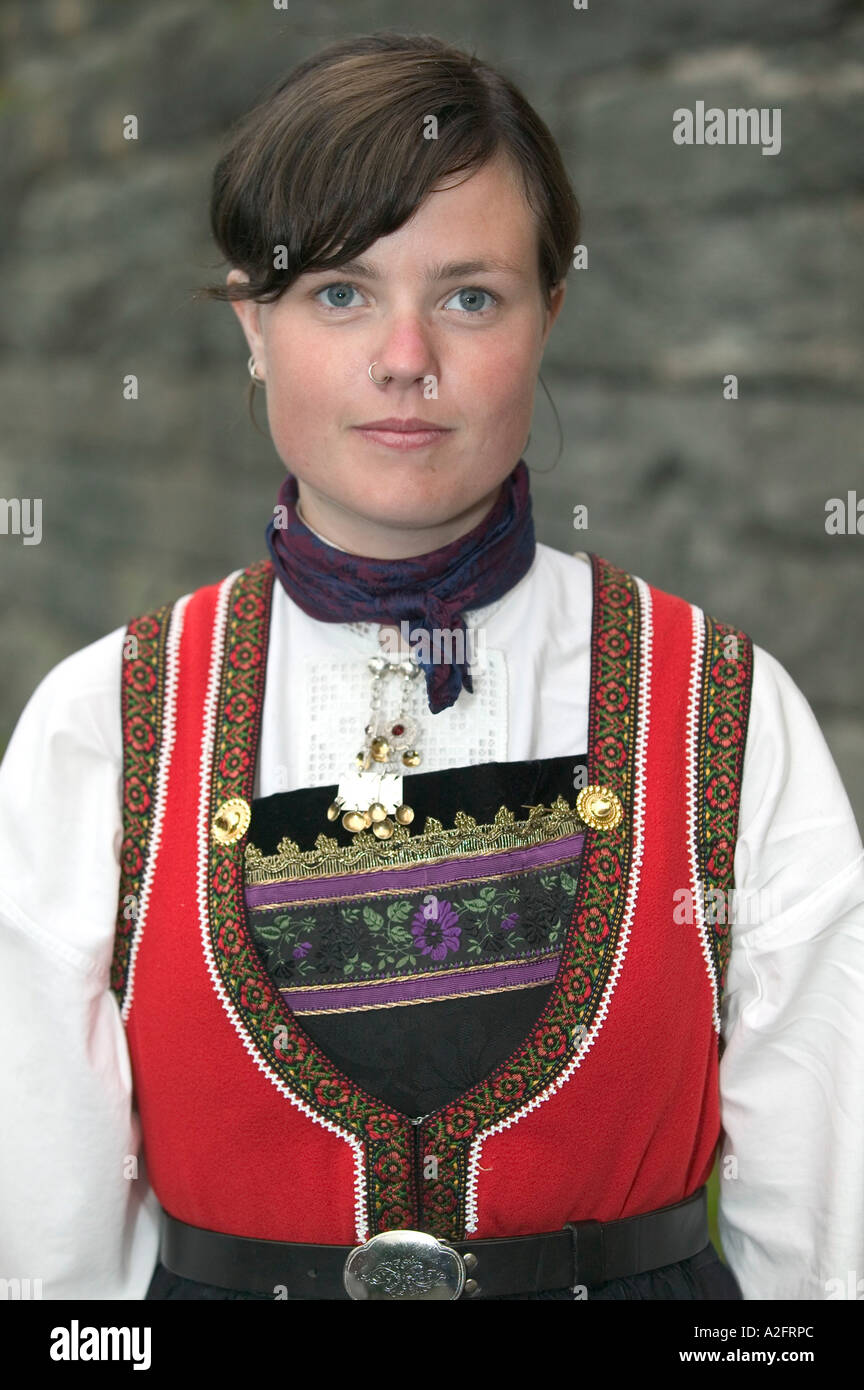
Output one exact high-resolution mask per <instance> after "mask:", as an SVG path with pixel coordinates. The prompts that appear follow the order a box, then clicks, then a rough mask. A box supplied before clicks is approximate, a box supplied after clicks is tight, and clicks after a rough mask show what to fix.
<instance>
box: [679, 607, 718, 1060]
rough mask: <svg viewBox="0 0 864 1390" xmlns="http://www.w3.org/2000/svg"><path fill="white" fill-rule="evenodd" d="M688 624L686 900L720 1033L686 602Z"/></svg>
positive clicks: (696, 669) (694, 612)
mask: <svg viewBox="0 0 864 1390" xmlns="http://www.w3.org/2000/svg"><path fill="white" fill-rule="evenodd" d="M690 619H691V623H692V645H691V651H690V691H689V697H688V701H687V859H688V864H689V869H690V901H691V902H692V903H693V907H694V913H695V917H696V929H697V931H698V932H699V940H700V942H701V944H702V955H703V957H704V959H705V968H706V970H707V971H708V980H709V982H710V984H711V1017H712V1020H713V1023H714V1032H715V1033H719V1032H720V1013H719V1009H718V1002H717V979H716V977H715V974H714V960H713V957H712V955H711V939H710V937H709V935H708V926H707V923H706V921H705V884H704V883H703V881H702V879H701V878H700V876H699V855H698V852H697V845H696V836H697V827H698V825H699V806H698V804H697V797H698V792H699V787H698V784H697V775H698V771H699V767H698V756H699V714H700V693H701V683H700V675H701V671H702V661H703V659H704V655H705V624H704V621H703V620H704V614H703V612H702V609H701V608H697V607H696V605H695V604H692V603H691V604H690Z"/></svg>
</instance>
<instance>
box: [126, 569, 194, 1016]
mask: <svg viewBox="0 0 864 1390" xmlns="http://www.w3.org/2000/svg"><path fill="white" fill-rule="evenodd" d="M191 597H192V595H191V594H184V595H183V597H182V598H179V599H178V600H177V602H176V603H175V604H174V607H173V608H172V610H171V617H170V619H169V623H168V638H167V641H166V643H165V692H164V698H163V701H162V711H161V714H162V744H161V747H160V749H159V762H158V764H157V768H156V777H155V780H154V790H153V820H152V822H151V825H150V835H149V837H148V842H147V845H146V850H145V853H146V861H145V865H144V873H143V874H142V876H141V891H140V893H139V896H138V904H137V909H138V910H137V913H136V918H135V929H134V931H133V933H132V948H131V951H130V953H129V968H128V970H127V972H126V985H125V990H124V995H123V1005H122V1007H121V1010H120V1017H121V1018H122V1020H123V1022H124V1024H125V1023H127V1022H128V1019H129V1013H130V1010H131V1008H132V1000H133V997H134V993H135V965H136V963H137V960H138V948H139V946H140V945H141V938H142V936H143V934H144V924H145V922H146V920H147V909H148V907H149V905H150V891H151V889H152V886H153V875H154V874H155V872H156V860H157V859H158V857H159V847H160V845H161V843H162V822H163V821H164V819H165V794H166V791H167V787H168V774H169V772H170V769H171V756H172V754H173V752H174V742H175V739H176V737H177V675H178V671H179V664H180V639H181V637H182V636H183V620H184V618H185V616H186V605H187V604H188V602H189V600H190V598H191Z"/></svg>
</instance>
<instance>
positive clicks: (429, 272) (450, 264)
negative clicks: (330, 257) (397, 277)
mask: <svg viewBox="0 0 864 1390" xmlns="http://www.w3.org/2000/svg"><path fill="white" fill-rule="evenodd" d="M331 270H332V271H339V272H340V273H343V274H346V275H359V276H362V278H363V279H364V280H382V279H383V278H384V277H383V275H382V273H381V271H380V270H379V269H378V267H377V266H375V265H373V264H372V263H371V262H370V261H361V260H356V261H343V262H342V263H341V264H340V265H338V266H333V267H331ZM494 271H502V272H503V273H504V274H505V275H517V276H520V277H522V276H523V274H524V272H523V271H522V270H521V269H520V268H519V266H516V265H511V264H510V262H509V261H502V260H497V259H495V258H494V257H489V256H487V257H485V258H483V259H482V260H476V261H444V262H443V263H442V264H440V265H430V266H427V267H426V269H425V271H424V272H423V278H424V280H427V281H432V280H456V279H458V278H459V277H460V276H462V275H486V274H489V273H490V272H494ZM330 273H331V272H330V271H324V270H310V271H309V274H310V275H327V274H330Z"/></svg>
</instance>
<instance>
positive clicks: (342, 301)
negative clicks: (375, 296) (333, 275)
mask: <svg viewBox="0 0 864 1390" xmlns="http://www.w3.org/2000/svg"><path fill="white" fill-rule="evenodd" d="M356 290H357V287H356V285H348V284H346V283H345V282H344V281H342V280H340V281H338V282H335V283H334V284H332V285H325V286H324V287H323V289H320V290H318V293H317V294H316V295H315V298H316V299H318V295H321V294H326V295H328V296H329V295H334V296H336V295H341V296H342V298H333V299H331V300H330V302H329V304H322V305H321V307H322V308H323V309H353V308H354V305H353V304H350V303H349V302H348V300H349V299H350V296H351V295H352V294H354V293H355V292H356ZM319 303H320V301H319Z"/></svg>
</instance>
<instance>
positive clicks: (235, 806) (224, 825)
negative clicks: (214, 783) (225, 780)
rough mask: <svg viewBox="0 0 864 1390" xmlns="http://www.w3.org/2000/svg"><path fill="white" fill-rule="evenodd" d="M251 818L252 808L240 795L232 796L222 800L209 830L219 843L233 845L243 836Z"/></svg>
mask: <svg viewBox="0 0 864 1390" xmlns="http://www.w3.org/2000/svg"><path fill="white" fill-rule="evenodd" d="M251 820H252V810H251V808H250V806H249V802H248V801H244V800H243V798H242V796H232V797H230V798H229V800H228V801H223V802H222V805H221V806H220V807H219V810H218V811H217V812H216V814H215V816H214V817H213V822H212V824H211V826H210V831H211V834H212V836H213V839H214V840H216V841H217V842H218V843H219V844H220V845H233V844H234V843H235V842H236V841H237V840H240V839H242V838H243V836H244V835H245V834H246V831H247V830H248V829H249V823H250V821H251Z"/></svg>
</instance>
